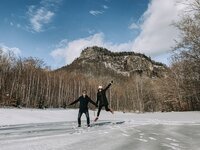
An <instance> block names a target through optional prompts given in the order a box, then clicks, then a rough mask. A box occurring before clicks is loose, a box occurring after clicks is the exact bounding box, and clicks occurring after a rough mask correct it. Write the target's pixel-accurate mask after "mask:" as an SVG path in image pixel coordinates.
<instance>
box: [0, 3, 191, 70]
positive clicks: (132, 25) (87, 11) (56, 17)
mask: <svg viewBox="0 0 200 150" xmlns="http://www.w3.org/2000/svg"><path fill="white" fill-rule="evenodd" d="M183 1H187V0H15V1H13V0H1V4H0V34H1V36H0V48H1V49H2V50H3V51H5V52H6V51H8V50H11V51H13V52H14V53H15V54H16V55H18V56H22V57H29V56H32V57H37V58H39V59H42V60H44V62H45V63H46V65H48V66H51V68H53V69H56V68H59V67H62V66H64V65H67V64H70V63H71V62H72V61H73V60H74V59H75V58H77V57H79V56H80V53H81V51H82V50H83V49H84V48H86V47H89V46H101V47H105V48H107V49H109V50H111V51H113V52H119V51H134V52H140V53H144V54H145V55H147V56H150V57H151V58H152V59H154V60H156V61H159V62H163V63H165V64H167V65H169V64H170V59H169V58H170V55H171V49H172V47H173V46H174V45H175V39H178V38H179V31H178V30H177V29H176V28H175V27H174V26H173V25H172V24H173V22H175V21H178V20H179V19H180V14H181V12H182V11H183V10H184V8H185V5H184V4H183Z"/></svg>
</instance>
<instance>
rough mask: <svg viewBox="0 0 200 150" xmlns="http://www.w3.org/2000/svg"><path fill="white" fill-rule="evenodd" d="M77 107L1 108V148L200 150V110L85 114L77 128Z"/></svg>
mask: <svg viewBox="0 0 200 150" xmlns="http://www.w3.org/2000/svg"><path fill="white" fill-rule="evenodd" d="M77 115H78V110H77V109H68V110H63V109H47V110H38V109H0V149H1V150H16V149H19V150H86V149H87V150H102V149H104V150H200V142H199V141H200V112H171V113H159V112H158V113H144V114H134V113H122V112H115V114H114V115H112V114H110V113H108V112H105V111H102V113H101V116H100V118H99V120H98V121H97V122H96V123H94V122H93V120H94V118H95V115H96V112H95V111H90V118H91V127H90V128H87V127H86V122H85V116H84V115H83V116H82V127H81V128H78V127H77Z"/></svg>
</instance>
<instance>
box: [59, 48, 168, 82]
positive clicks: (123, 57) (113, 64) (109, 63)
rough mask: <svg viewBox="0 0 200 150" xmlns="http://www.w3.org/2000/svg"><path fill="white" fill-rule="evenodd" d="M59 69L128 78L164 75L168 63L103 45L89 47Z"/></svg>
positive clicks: (90, 74) (88, 74) (89, 74)
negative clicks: (113, 49)
mask: <svg viewBox="0 0 200 150" xmlns="http://www.w3.org/2000/svg"><path fill="white" fill-rule="evenodd" d="M58 70H65V71H67V72H74V73H80V74H85V75H87V76H93V77H94V76H111V77H122V78H127V77H131V76H135V75H143V76H146V77H150V78H154V77H164V76H165V74H166V71H167V67H166V65H164V64H162V63H159V62H155V61H153V60H151V58H149V57H147V56H146V55H144V54H140V53H135V52H111V51H109V50H107V49H105V48H101V47H97V46H94V47H87V48H86V49H84V50H83V51H82V52H81V55H80V57H79V58H77V59H76V60H74V61H73V62H72V63H71V64H69V65H67V66H64V67H62V68H60V69H58Z"/></svg>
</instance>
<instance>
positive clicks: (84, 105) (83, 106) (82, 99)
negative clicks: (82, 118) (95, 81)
mask: <svg viewBox="0 0 200 150" xmlns="http://www.w3.org/2000/svg"><path fill="white" fill-rule="evenodd" d="M77 102H80V104H79V109H81V110H83V111H84V110H88V103H89V102H90V103H92V104H93V105H95V106H96V103H95V102H93V101H92V100H91V99H90V97H88V96H87V95H86V96H85V97H83V96H80V97H79V98H78V99H77V100H75V101H74V102H72V103H70V104H69V105H73V104H76V103H77Z"/></svg>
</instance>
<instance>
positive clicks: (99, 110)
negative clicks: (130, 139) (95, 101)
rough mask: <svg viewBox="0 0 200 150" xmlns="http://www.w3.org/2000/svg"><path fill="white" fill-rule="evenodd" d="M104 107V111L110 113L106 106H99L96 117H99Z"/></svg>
mask: <svg viewBox="0 0 200 150" xmlns="http://www.w3.org/2000/svg"><path fill="white" fill-rule="evenodd" d="M104 106H105V109H106V111H111V110H110V108H108V105H102V106H99V108H98V112H97V117H99V115H100V112H101V109H102V107H104Z"/></svg>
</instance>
